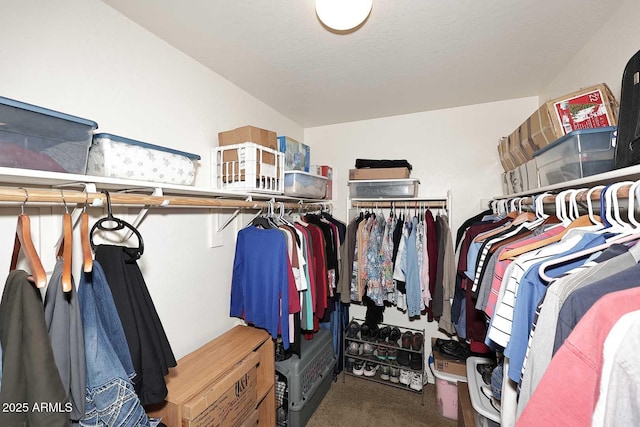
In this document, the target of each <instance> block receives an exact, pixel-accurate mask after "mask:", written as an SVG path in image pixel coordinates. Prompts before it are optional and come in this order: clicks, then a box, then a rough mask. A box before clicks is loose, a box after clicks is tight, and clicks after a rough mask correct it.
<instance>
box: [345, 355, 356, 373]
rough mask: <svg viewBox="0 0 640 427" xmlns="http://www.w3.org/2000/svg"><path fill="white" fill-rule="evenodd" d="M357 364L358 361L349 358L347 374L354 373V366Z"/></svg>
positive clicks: (346, 364) (346, 365) (346, 367)
mask: <svg viewBox="0 0 640 427" xmlns="http://www.w3.org/2000/svg"><path fill="white" fill-rule="evenodd" d="M355 362H356V359H354V358H352V357H347V362H346V363H345V365H344V368H345V369H346V370H347V372H353V365H354V364H355Z"/></svg>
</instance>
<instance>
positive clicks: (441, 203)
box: [351, 200, 447, 209]
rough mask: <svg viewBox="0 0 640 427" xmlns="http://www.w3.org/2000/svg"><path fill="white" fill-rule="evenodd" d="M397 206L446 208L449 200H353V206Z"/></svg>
mask: <svg viewBox="0 0 640 427" xmlns="http://www.w3.org/2000/svg"><path fill="white" fill-rule="evenodd" d="M392 206H395V207H396V208H403V209H404V208H419V207H425V208H443V209H446V207H447V201H446V200H423V201H420V200H411V201H409V200H407V201H400V200H395V201H380V202H374V201H366V202H358V201H356V200H354V201H352V202H351V207H354V208H390V207H392Z"/></svg>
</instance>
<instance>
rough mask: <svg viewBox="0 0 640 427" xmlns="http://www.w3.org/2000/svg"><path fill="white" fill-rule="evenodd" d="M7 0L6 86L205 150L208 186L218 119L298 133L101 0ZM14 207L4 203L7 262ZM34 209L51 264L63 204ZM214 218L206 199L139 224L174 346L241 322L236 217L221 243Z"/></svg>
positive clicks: (127, 129)
mask: <svg viewBox="0 0 640 427" xmlns="http://www.w3.org/2000/svg"><path fill="white" fill-rule="evenodd" d="M0 4H1V6H2V7H1V9H2V11H3V12H2V13H0V58H2V67H0V95H2V96H5V97H8V98H13V99H17V100H20V101H24V102H28V103H32V104H36V105H39V106H43V107H47V108H51V109H54V110H58V111H62V112H65V113H68V114H73V115H77V116H80V117H84V118H87V119H90V120H94V121H96V122H98V124H99V130H100V131H102V132H109V133H113V134H116V135H121V136H126V137H129V138H133V139H138V140H141V141H146V142H149V143H153V144H157V145H162V146H167V147H171V148H175V149H179V150H183V151H187V152H191V153H197V154H200V155H201V156H202V161H201V164H200V168H199V170H198V174H197V181H196V184H197V185H198V186H203V187H208V186H210V185H209V182H210V179H209V173H210V168H209V161H210V160H209V158H210V156H209V150H210V147H214V146H217V145H218V144H217V134H218V132H220V131H224V130H228V129H233V128H235V127H238V126H242V125H245V124H253V125H256V126H259V127H263V128H266V129H271V130H274V131H276V132H278V133H279V134H286V135H291V136H292V137H294V138H299V139H302V136H303V129H302V128H301V127H300V126H298V125H297V124H295V123H294V122H292V121H291V120H289V119H287V118H286V117H284V116H282V115H280V114H279V113H277V112H275V111H274V110H273V109H271V108H270V107H268V106H266V105H264V104H263V103H262V102H260V101H258V100H256V99H255V98H253V97H252V96H250V95H248V94H247V93H246V92H244V91H242V90H240V89H239V88H237V87H236V86H234V85H232V84H231V83H229V82H228V81H226V80H224V79H223V78H221V77H220V76H219V75H217V74H215V73H213V72H211V71H210V70H208V69H206V68H205V67H204V66H202V65H201V64H200V63H198V62H196V61H194V60H193V59H191V58H189V57H187V56H186V55H184V54H182V53H180V52H179V51H177V50H176V49H174V48H173V47H171V46H170V45H168V44H167V43H165V42H164V41H162V40H160V39H158V38H157V37H155V36H154V35H152V34H151V33H149V32H147V31H146V30H144V29H142V28H141V27H139V26H138V25H137V24H134V23H133V22H132V21H130V20H129V19H127V18H125V17H124V16H122V15H120V14H119V13H118V12H116V11H115V10H113V9H111V8H110V7H109V6H107V5H105V4H104V3H102V2H101V1H98V0H59V1H55V2H51V1H46V0H30V1H22V0H15V1H14V0H2V1H1V2H0ZM18 213H19V209H17V208H3V209H1V210H0V237H1V240H0V241H2V242H4V244H2V245H0V259H3V260H5V265H6V269H7V271H8V267H9V260H10V253H11V249H12V243H13V233H14V230H15V221H16V215H17V214H18ZM29 213H30V214H31V215H33V217H32V222H33V230H34V231H33V233H34V235H35V237H34V238H35V239H36V240H37V241H38V249H39V253H40V254H41V257H42V259H43V263H44V267H45V269H46V270H48V271H51V270H52V269H53V265H54V262H55V260H54V253H53V252H54V249H53V246H54V244H55V242H56V240H57V237H58V235H59V234H58V233H59V230H60V223H61V219H60V218H61V217H60V216H59V210H56V211H55V212H54V214H53V215H51V209H42V210H41V212H40V214H39V212H38V211H37V210H29ZM91 213H92V214H93V215H94V217H99V216H102V215H103V212H102V211H101V210H99V209H92V210H91ZM133 213H134V214H135V212H133ZM116 215H120V216H123V215H127V212H126V211H122V210H121V211H118V212H116ZM125 218H127V217H126V216H125ZM208 227H209V224H208V215H207V214H206V213H205V211H204V210H181V209H173V210H168V211H163V212H159V211H158V210H152V211H151V213H150V215H149V216H148V217H147V219H146V220H145V221H144V222H143V224H142V225H141V227H140V228H139V229H140V232H141V233H142V235H143V237H144V239H145V245H146V250H145V255H144V256H143V258H142V260H141V262H140V266H141V269H142V271H143V274H144V277H145V279H146V281H147V286H148V287H149V291H150V293H151V296H152V298H153V300H154V302H155V305H156V308H157V310H158V312H159V315H160V318H161V319H162V321H163V324H164V326H165V329H166V332H167V334H168V337H169V340H170V342H171V344H172V346H173V350H174V352H175V353H176V356H177V357H180V356H182V355H184V354H186V353H188V352H189V351H191V350H193V349H195V348H197V347H198V346H199V345H201V344H203V343H204V342H206V341H208V340H210V339H211V338H213V337H215V336H217V335H219V334H221V333H222V332H224V331H226V330H227V329H229V328H230V327H231V326H232V325H233V324H235V320H234V319H231V318H229V315H228V313H229V293H230V281H231V280H230V279H231V269H232V264H233V255H234V242H235V239H234V236H235V232H234V227H233V226H231V227H229V228H228V229H227V230H226V231H225V236H224V239H225V245H224V246H223V247H221V248H215V249H210V248H209V247H208V239H207V233H208ZM77 241H78V240H76V242H77ZM77 249H79V244H77V245H76V252H77ZM76 259H77V256H76ZM79 266H80V263H79V262H76V263H75V265H74V271H77V269H78V268H79ZM0 276H2V274H0ZM3 283H4V279H3V278H2V277H0V288H1V286H2V284H3Z"/></svg>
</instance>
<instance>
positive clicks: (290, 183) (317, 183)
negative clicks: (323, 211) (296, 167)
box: [284, 171, 329, 199]
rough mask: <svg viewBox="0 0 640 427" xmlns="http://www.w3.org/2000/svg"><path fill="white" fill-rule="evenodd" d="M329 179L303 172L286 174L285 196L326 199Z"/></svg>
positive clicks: (287, 172) (288, 172)
mask: <svg viewBox="0 0 640 427" xmlns="http://www.w3.org/2000/svg"><path fill="white" fill-rule="evenodd" d="M328 180H329V178H327V177H326V176H321V175H314V174H311V173H308V172H302V171H286V172H285V173H284V194H285V195H287V196H293V197H303V198H307V199H324V197H325V195H326V192H327V181H328Z"/></svg>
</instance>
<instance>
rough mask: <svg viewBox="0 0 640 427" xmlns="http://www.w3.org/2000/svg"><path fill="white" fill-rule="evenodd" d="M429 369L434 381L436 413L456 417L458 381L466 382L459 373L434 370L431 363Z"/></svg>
mask: <svg viewBox="0 0 640 427" xmlns="http://www.w3.org/2000/svg"><path fill="white" fill-rule="evenodd" d="M430 366H431V371H433V375H434V377H435V382H436V404H437V407H438V413H439V414H440V415H442V416H443V417H446V418H449V419H451V420H457V419H458V382H463V383H466V382H467V379H466V378H465V377H462V376H460V375H454V374H448V373H445V372H440V371H438V370H436V368H435V367H434V365H433V363H431V365H430Z"/></svg>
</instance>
